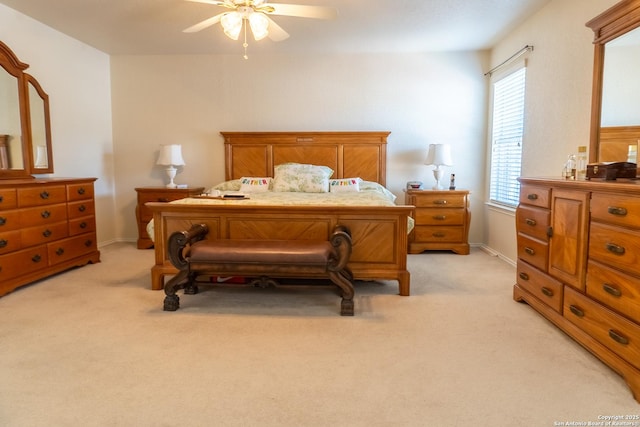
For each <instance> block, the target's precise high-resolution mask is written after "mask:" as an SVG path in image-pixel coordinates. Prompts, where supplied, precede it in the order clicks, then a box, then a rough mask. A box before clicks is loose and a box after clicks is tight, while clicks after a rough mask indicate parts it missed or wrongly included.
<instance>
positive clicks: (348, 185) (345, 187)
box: [329, 178, 362, 193]
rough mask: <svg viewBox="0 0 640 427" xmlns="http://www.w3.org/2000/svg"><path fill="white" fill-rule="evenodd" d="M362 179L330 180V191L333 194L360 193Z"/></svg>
mask: <svg viewBox="0 0 640 427" xmlns="http://www.w3.org/2000/svg"><path fill="white" fill-rule="evenodd" d="M360 181H362V180H361V179H360V178H343V179H331V180H329V191H330V192H332V193H344V192H349V191H355V192H357V191H360Z"/></svg>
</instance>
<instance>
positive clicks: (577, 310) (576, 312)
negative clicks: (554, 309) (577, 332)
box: [569, 305, 584, 317]
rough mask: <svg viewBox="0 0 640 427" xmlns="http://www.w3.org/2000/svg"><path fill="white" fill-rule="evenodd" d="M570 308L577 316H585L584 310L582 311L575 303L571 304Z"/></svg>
mask: <svg viewBox="0 0 640 427" xmlns="http://www.w3.org/2000/svg"><path fill="white" fill-rule="evenodd" d="M569 310H571V312H572V313H573V314H575V315H576V316H578V317H584V311H582V310H581V309H579V308H578V307H576V306H575V305H570V306H569Z"/></svg>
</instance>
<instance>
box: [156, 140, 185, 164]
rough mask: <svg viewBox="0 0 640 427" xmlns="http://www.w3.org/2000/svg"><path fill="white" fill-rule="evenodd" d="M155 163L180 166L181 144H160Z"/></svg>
mask: <svg viewBox="0 0 640 427" xmlns="http://www.w3.org/2000/svg"><path fill="white" fill-rule="evenodd" d="M157 164H159V165H165V166H172V165H173V166H182V165H184V159H183V158H182V146H181V145H178V144H171V145H161V146H160V155H159V156H158V161H157Z"/></svg>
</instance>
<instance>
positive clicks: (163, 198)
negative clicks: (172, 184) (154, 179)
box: [158, 197, 169, 203]
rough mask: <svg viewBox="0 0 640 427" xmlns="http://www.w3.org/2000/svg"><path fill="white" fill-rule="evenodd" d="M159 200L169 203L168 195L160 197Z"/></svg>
mask: <svg viewBox="0 0 640 427" xmlns="http://www.w3.org/2000/svg"><path fill="white" fill-rule="evenodd" d="M158 201H159V202H162V203H167V202H168V201H169V199H167V198H166V197H158Z"/></svg>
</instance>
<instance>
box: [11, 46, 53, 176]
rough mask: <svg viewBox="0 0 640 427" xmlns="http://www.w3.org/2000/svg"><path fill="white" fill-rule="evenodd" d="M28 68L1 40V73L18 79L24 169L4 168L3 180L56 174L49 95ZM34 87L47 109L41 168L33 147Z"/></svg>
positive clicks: (44, 112) (44, 113)
mask: <svg viewBox="0 0 640 427" xmlns="http://www.w3.org/2000/svg"><path fill="white" fill-rule="evenodd" d="M27 68H29V65H28V64H25V63H24V62H22V61H20V60H19V59H18V57H17V56H16V55H15V53H13V51H12V50H11V49H10V48H9V46H7V45H6V44H4V43H3V42H2V41H0V72H2V71H3V70H4V71H6V72H7V73H8V74H9V75H12V76H14V77H15V78H16V84H17V86H18V98H19V99H18V104H19V105H18V108H19V109H20V129H21V132H22V141H21V144H20V147H21V149H22V153H21V154H22V159H23V168H22V169H8V170H5V169H2V170H0V179H20V178H33V176H32V174H44V173H53V148H52V145H51V122H50V115H49V96H48V95H47V94H46V92H45V91H44V90H43V89H42V87H41V86H40V84H39V83H38V81H37V80H36V79H35V77H33V76H32V75H30V74H27V73H25V71H24V70H26V69H27ZM31 88H33V90H35V91H36V92H37V96H38V97H39V98H40V99H42V106H43V108H44V111H43V118H44V123H43V124H42V125H43V127H44V137H45V141H44V143H45V144H44V145H45V150H44V151H45V152H46V156H47V162H46V166H44V167H39V166H38V165H36V155H37V153H36V151H37V150H35V149H34V147H33V144H32V140H33V129H32V125H33V123H32V122H31V117H32V115H31V110H30V108H31V105H30V101H29V91H30V90H31Z"/></svg>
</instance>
